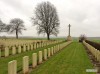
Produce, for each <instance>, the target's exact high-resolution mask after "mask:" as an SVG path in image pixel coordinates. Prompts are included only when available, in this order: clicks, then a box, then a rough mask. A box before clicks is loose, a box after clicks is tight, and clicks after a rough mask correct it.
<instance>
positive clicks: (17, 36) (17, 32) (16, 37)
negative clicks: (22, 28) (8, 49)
mask: <svg viewBox="0 0 100 74" xmlns="http://www.w3.org/2000/svg"><path fill="white" fill-rule="evenodd" d="M16 39H18V31H17V30H16Z"/></svg>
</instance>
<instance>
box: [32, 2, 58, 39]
mask: <svg viewBox="0 0 100 74" xmlns="http://www.w3.org/2000/svg"><path fill="white" fill-rule="evenodd" d="M32 20H33V23H34V25H37V31H38V34H46V35H47V39H48V40H50V35H56V36H57V34H58V32H59V31H58V28H59V24H60V23H59V18H58V15H57V10H56V7H55V6H54V5H53V4H51V3H50V2H42V3H40V4H38V5H37V7H36V9H35V17H33V18H32Z"/></svg>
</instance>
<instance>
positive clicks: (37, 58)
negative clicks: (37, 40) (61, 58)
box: [8, 41, 71, 74]
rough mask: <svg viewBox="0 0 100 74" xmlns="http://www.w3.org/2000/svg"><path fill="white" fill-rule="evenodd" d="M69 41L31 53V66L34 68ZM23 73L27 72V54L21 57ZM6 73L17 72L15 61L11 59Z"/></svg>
mask: <svg viewBox="0 0 100 74" xmlns="http://www.w3.org/2000/svg"><path fill="white" fill-rule="evenodd" d="M70 43H71V41H69V42H65V43H62V44H58V45H55V46H53V47H51V48H48V49H44V50H43V51H39V52H38V53H33V54H32V68H35V67H36V66H37V65H39V64H41V63H43V61H44V60H45V61H46V60H47V59H48V58H50V56H52V55H53V54H55V53H56V52H58V51H60V50H61V49H63V48H64V47H65V46H67V45H68V44H70ZM22 68H23V69H22V70H23V71H22V73H23V74H28V73H29V56H24V57H23V67H22ZM8 74H17V61H16V60H13V61H10V62H9V63H8Z"/></svg>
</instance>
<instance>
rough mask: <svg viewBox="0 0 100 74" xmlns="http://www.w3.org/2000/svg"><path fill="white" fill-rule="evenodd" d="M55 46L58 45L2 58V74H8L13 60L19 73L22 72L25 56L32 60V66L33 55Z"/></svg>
mask: <svg viewBox="0 0 100 74" xmlns="http://www.w3.org/2000/svg"><path fill="white" fill-rule="evenodd" d="M61 43H63V42H61ZM57 44H60V43H57ZM54 45H56V44H52V45H48V46H45V47H42V48H38V49H36V50H30V51H27V52H23V53H21V54H16V55H11V56H9V57H6V58H0V74H8V62H10V61H12V60H17V70H18V71H20V70H22V58H23V57H24V56H29V58H30V61H29V62H30V64H32V54H33V53H36V52H38V51H40V50H43V49H46V48H49V47H52V46H54Z"/></svg>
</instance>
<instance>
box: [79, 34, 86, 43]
mask: <svg viewBox="0 0 100 74" xmlns="http://www.w3.org/2000/svg"><path fill="white" fill-rule="evenodd" d="M86 39H87V37H86V35H85V34H81V35H80V37H79V42H83V40H86Z"/></svg>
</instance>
